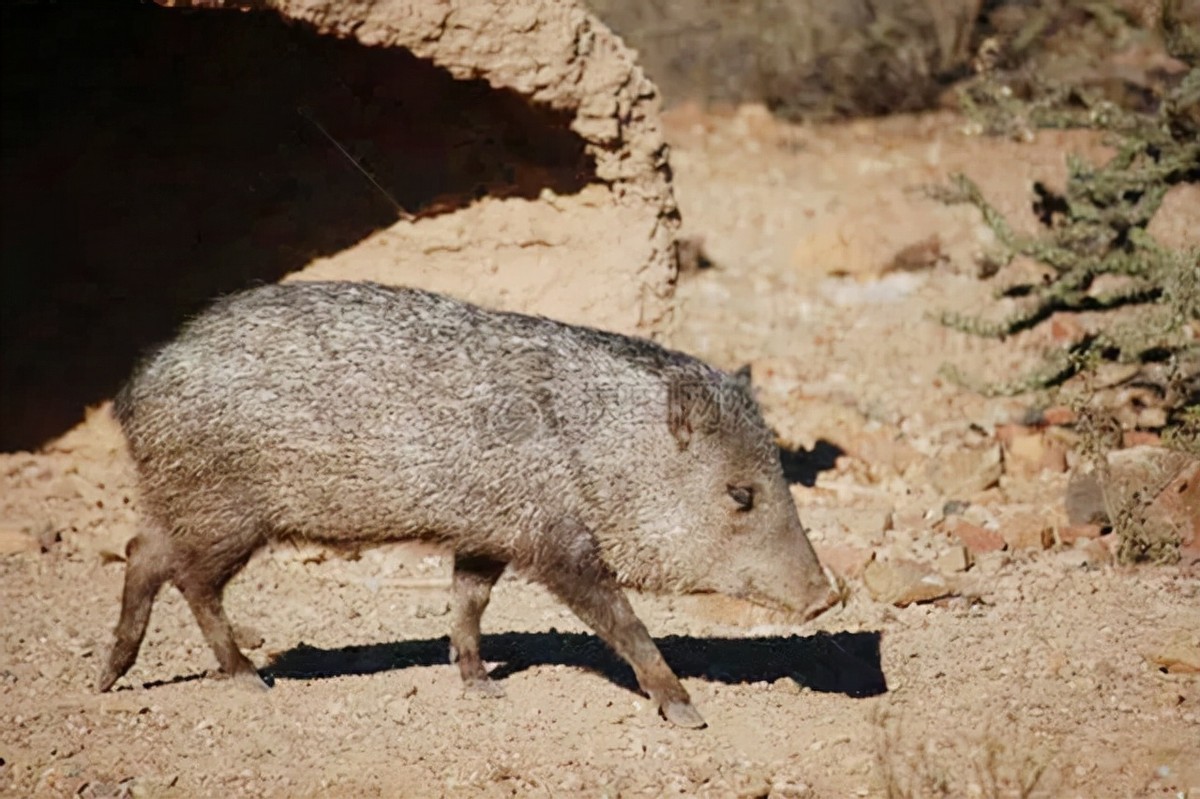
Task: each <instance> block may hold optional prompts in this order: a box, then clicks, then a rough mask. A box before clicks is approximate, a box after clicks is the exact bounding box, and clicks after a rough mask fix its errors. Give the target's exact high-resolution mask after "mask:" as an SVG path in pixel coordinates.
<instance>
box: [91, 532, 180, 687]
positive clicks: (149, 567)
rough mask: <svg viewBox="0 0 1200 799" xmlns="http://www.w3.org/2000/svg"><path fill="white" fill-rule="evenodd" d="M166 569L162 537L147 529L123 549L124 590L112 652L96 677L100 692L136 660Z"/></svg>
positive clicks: (164, 578) (168, 562) (165, 549)
mask: <svg viewBox="0 0 1200 799" xmlns="http://www.w3.org/2000/svg"><path fill="white" fill-rule="evenodd" d="M169 569H170V553H169V549H168V544H167V541H166V538H165V536H163V534H162V533H161V532H160V531H159V530H155V529H147V530H145V531H144V532H142V533H141V534H139V535H136V536H134V537H133V538H131V539H130V541H129V543H128V544H126V545H125V589H124V591H123V593H122V595H121V619H120V621H118V622H117V628H116V631H115V632H114V635H113V637H114V639H115V640H114V641H113V648H112V651H111V652H110V653H109V655H108V661H107V663H105V665H104V671H102V672H101V673H100V681H99V684H98V686H97V687H98V688H99V689H100V691H101V692H103V691H107V690H108V689H109V688H112V686H113V683H115V682H116V681H117V680H119V679H120V678H121V675H122V674H124V673H125V672H127V671H129V667H130V666H132V665H133V661H134V660H136V659H137V653H138V649H139V648H140V647H141V645H142V638H144V637H145V635H146V624H147V623H148V622H149V621H150V609H151V607H152V606H153V605H154V598H155V597H156V596H157V595H158V589H159V588H161V587H162V584H163V582H165V581H166V579H167V577H168V575H169Z"/></svg>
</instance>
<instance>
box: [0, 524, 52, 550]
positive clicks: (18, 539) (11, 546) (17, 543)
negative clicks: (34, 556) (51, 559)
mask: <svg viewBox="0 0 1200 799" xmlns="http://www.w3.org/2000/svg"><path fill="white" fill-rule="evenodd" d="M41 551H42V545H41V544H39V543H38V540H37V536H35V535H33V534H32V533H30V532H29V531H28V530H25V529H22V528H20V527H7V526H6V527H0V555H16V554H18V553H20V552H41Z"/></svg>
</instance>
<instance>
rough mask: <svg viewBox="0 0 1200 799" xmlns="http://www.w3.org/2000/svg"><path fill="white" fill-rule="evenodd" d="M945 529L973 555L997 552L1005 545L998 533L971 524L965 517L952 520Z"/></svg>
mask: <svg viewBox="0 0 1200 799" xmlns="http://www.w3.org/2000/svg"><path fill="white" fill-rule="evenodd" d="M947 529H948V530H949V532H950V534H951V535H952V536H954V537H955V538H957V539H958V540H959V541H962V543H963V545H964V546H966V547H967V549H969V550H970V551H971V552H972V554H975V555H981V554H983V553H985V552H999V551H1000V550H1002V549H1004V548H1005V547H1006V546H1007V544H1006V543H1005V542H1004V539H1003V538H1002V537H1001V536H1000V534H999V533H997V532H994V531H992V530H988V529H987V528H984V527H980V526H979V525H977V524H971V523H970V522H968V521H966V520H965V519H954V520H952V521H951V523H950V524H949V526H948V527H947Z"/></svg>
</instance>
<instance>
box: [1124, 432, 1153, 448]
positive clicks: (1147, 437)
mask: <svg viewBox="0 0 1200 799" xmlns="http://www.w3.org/2000/svg"><path fill="white" fill-rule="evenodd" d="M1121 443H1122V444H1123V445H1124V446H1126V447H1157V446H1161V445H1162V438H1161V437H1160V436H1159V435H1158V433H1151V432H1150V431H1148V430H1126V431H1125V433H1124V435H1123V437H1122V442H1121Z"/></svg>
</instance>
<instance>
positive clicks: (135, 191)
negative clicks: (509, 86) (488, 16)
mask: <svg viewBox="0 0 1200 799" xmlns="http://www.w3.org/2000/svg"><path fill="white" fill-rule="evenodd" d="M0 22H2V23H3V24H2V25H0V43H2V44H3V47H0V66H2V67H3V69H0V104H2V108H3V114H0V140H2V142H3V148H2V149H0V221H2V225H0V260H2V262H3V270H0V385H2V386H3V390H2V391H0V450H2V451H12V450H21V449H33V448H36V447H39V446H41V445H42V444H44V443H45V442H46V441H47V440H48V439H50V438H53V437H55V436H58V435H60V434H62V433H63V432H65V431H66V430H67V429H69V428H70V427H71V426H73V425H74V424H76V423H77V422H78V421H80V420H82V419H83V415H84V408H85V406H87V405H92V404H95V403H97V402H100V401H101V400H103V399H105V398H107V397H111V396H112V394H113V392H114V391H115V390H116V389H117V387H118V386H119V385H120V383H121V381H123V380H124V379H125V378H126V377H127V376H128V375H129V373H130V371H131V370H132V367H133V365H134V362H135V361H136V359H137V357H138V356H139V354H141V353H143V352H145V351H147V350H148V349H150V348H151V346H152V345H154V344H155V343H157V342H159V341H162V340H164V339H166V338H169V337H170V335H171V334H172V333H173V332H174V331H175V330H176V329H177V328H178V326H179V324H180V323H181V322H182V321H183V320H184V319H186V318H188V317H189V316H192V315H193V314H195V313H196V312H197V311H199V310H200V309H201V308H203V307H204V306H205V305H207V304H208V303H209V302H210V301H211V300H213V299H214V298H216V297H217V296H220V295H222V294H225V293H228V292H231V291H235V290H238V289H243V288H246V287H249V286H252V285H256V284H259V283H264V282H273V281H276V280H279V279H280V278H281V277H283V276H284V275H286V274H289V273H291V272H294V271H296V270H298V269H300V268H302V267H304V266H306V265H307V264H309V263H310V262H312V261H313V260H314V259H317V258H320V257H323V256H328V255H332V254H333V253H336V252H339V251H341V250H344V249H346V248H348V247H350V246H352V245H354V244H356V243H357V242H359V241H361V240H363V239H364V238H366V237H367V236H369V235H371V234H372V233H374V232H375V231H377V230H380V229H383V228H387V227H390V226H391V225H393V224H395V223H396V222H397V221H398V220H399V219H400V218H401V217H402V216H403V215H404V214H412V215H414V216H418V217H419V216H432V215H436V214H440V213H447V212H450V211H454V210H456V209H458V208H462V207H465V206H467V205H469V204H471V203H473V202H475V201H476V200H478V199H480V198H481V197H484V196H490V197H505V198H526V199H534V198H537V197H538V196H540V194H541V192H542V191H543V190H544V189H550V190H551V191H553V192H554V193H556V194H574V193H576V192H578V191H580V190H581V189H582V188H583V187H584V186H586V185H587V184H588V183H589V182H591V181H592V180H594V179H595V164H594V163H593V161H592V159H591V157H590V156H589V155H588V154H587V152H586V149H585V142H584V141H583V139H582V138H580V137H579V136H578V135H577V134H576V133H575V132H574V131H572V130H571V127H570V124H571V121H572V120H573V117H574V115H573V113H570V112H568V111H559V110H554V109H551V108H548V107H544V106H539V105H536V104H533V103H531V102H529V101H528V100H527V98H525V97H523V96H521V95H519V94H517V93H515V92H512V91H506V90H503V89H494V88H492V87H491V86H490V85H489V84H488V83H487V82H486V81H485V80H483V79H476V80H458V79H455V78H454V76H453V75H451V74H450V73H449V72H448V71H446V70H445V69H442V68H440V67H438V66H436V65H434V64H433V63H432V62H428V61H424V60H422V59H420V58H417V57H416V56H414V55H413V54H412V53H410V52H408V51H406V50H403V49H400V48H382V47H367V46H364V45H361V44H359V43H358V42H356V41H354V40H351V39H339V38H336V37H333V36H325V35H321V34H318V33H317V32H316V31H315V30H313V29H312V28H311V27H308V26H306V25H304V24H299V23H297V24H291V23H289V22H288V21H287V20H285V19H283V18H282V17H280V16H279V15H278V14H277V13H275V12H273V11H251V12H244V13H243V12H241V11H233V10H212V9H209V10H204V11H182V10H178V9H168V8H161V7H159V6H157V5H153V4H148V3H145V2H144V0H120V2H110V3H96V2H92V1H91V0H63V2H56V3H4V4H3V5H2V6H0ZM47 42H53V43H54V46H53V47H51V46H48V45H47ZM331 139H332V141H331ZM335 142H336V143H335ZM351 159H353V162H352V161H351ZM360 169H361V170H365V171H366V172H367V173H368V174H369V177H367V176H365V175H364V174H363V172H362V171H360Z"/></svg>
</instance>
